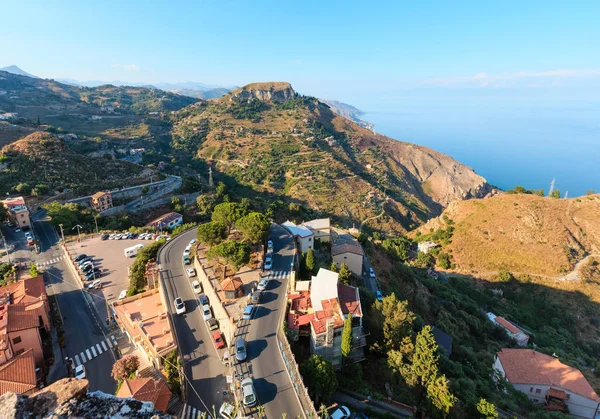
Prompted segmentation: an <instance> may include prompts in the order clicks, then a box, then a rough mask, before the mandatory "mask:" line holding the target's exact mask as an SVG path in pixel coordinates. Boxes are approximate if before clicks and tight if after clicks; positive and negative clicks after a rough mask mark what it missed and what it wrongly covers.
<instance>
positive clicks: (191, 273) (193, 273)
mask: <svg viewBox="0 0 600 419" xmlns="http://www.w3.org/2000/svg"><path fill="white" fill-rule="evenodd" d="M185 272H186V273H187V276H188V278H191V277H193V276H196V270H195V269H194V268H187V269H186V270H185Z"/></svg>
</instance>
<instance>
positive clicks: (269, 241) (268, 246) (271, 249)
mask: <svg viewBox="0 0 600 419" xmlns="http://www.w3.org/2000/svg"><path fill="white" fill-rule="evenodd" d="M267 249H269V252H273V240H268V241H267Z"/></svg>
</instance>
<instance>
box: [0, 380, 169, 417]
mask: <svg viewBox="0 0 600 419" xmlns="http://www.w3.org/2000/svg"><path fill="white" fill-rule="evenodd" d="M0 417H1V418H18V419H21V418H22V419H28V418H31V419H33V418H61V419H62V418H108V417H110V418H133V419H150V418H152V419H154V418H156V419H162V418H164V419H167V418H170V416H169V415H166V414H164V413H161V412H159V411H157V410H154V407H153V406H152V403H149V402H140V401H138V400H134V399H120V398H118V397H115V396H113V395H109V394H105V393H102V392H100V391H96V392H92V393H88V381H87V380H76V379H74V378H65V379H63V380H60V381H57V382H56V383H53V384H51V385H50V386H48V387H47V388H45V389H43V390H42V391H40V392H38V393H36V394H34V395H31V396H24V395H19V394H15V393H5V394H3V395H2V396H1V397H0Z"/></svg>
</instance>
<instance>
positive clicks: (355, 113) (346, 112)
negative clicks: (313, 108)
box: [322, 100, 373, 131]
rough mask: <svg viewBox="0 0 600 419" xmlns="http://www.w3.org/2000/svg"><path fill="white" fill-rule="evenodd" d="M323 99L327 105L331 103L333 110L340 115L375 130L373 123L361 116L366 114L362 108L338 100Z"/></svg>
mask: <svg viewBox="0 0 600 419" xmlns="http://www.w3.org/2000/svg"><path fill="white" fill-rule="evenodd" d="M322 101H323V102H325V103H326V104H327V105H329V107H330V108H331V110H332V111H334V112H335V113H337V114H338V115H340V116H343V117H344V118H346V119H349V120H351V121H353V122H356V123H357V124H358V125H360V126H362V127H364V128H367V129H369V130H371V131H372V130H373V124H371V123H370V122H366V121H363V120H362V119H360V117H361V116H362V115H364V114H365V113H364V112H363V111H361V110H360V109H358V108H356V107H354V106H352V105H348V104H347V103H343V102H340V101H337V100H322Z"/></svg>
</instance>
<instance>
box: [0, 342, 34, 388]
mask: <svg viewBox="0 0 600 419" xmlns="http://www.w3.org/2000/svg"><path fill="white" fill-rule="evenodd" d="M36 384H37V377H36V371H35V359H34V354H33V350H32V349H28V350H26V351H24V352H23V353H22V354H20V355H17V356H15V357H14V358H12V359H11V360H10V361H8V362H6V363H4V364H2V365H0V396H1V395H3V394H4V393H8V392H13V393H17V394H25V395H28V394H32V393H34V392H35V391H36V390H37V386H36Z"/></svg>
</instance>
